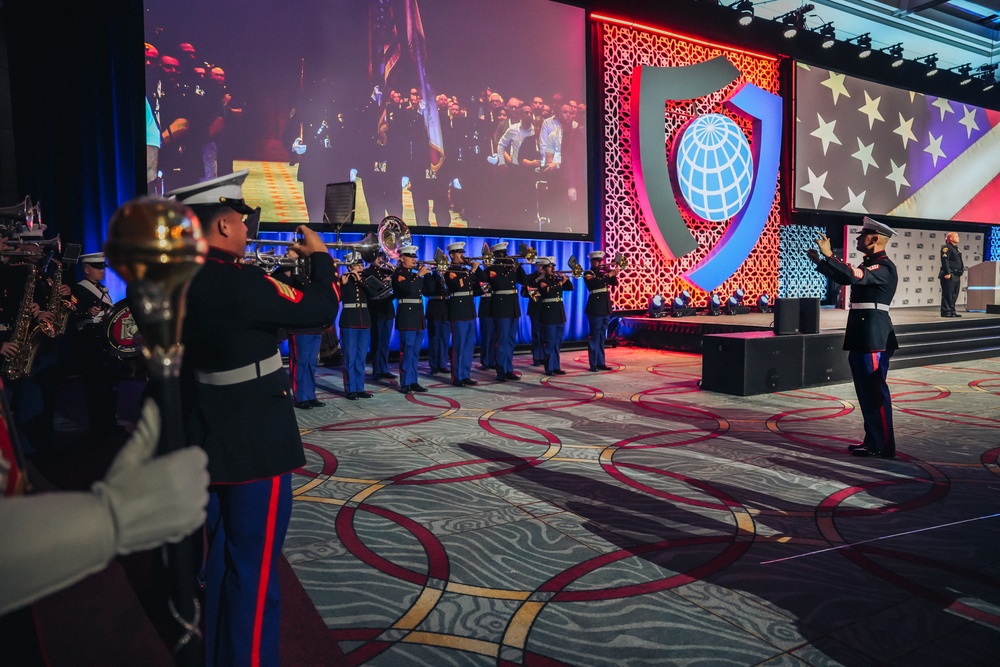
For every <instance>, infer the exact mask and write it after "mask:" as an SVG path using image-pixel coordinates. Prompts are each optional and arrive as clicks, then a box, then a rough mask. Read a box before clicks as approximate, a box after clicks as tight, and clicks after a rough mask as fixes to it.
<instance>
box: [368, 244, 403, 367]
mask: <svg viewBox="0 0 1000 667" xmlns="http://www.w3.org/2000/svg"><path fill="white" fill-rule="evenodd" d="M393 271H394V269H393V266H392V264H390V263H389V259H388V258H387V257H386V256H385V254H383V253H379V254H378V255H376V256H375V261H374V262H372V263H371V264H370V265H369V266H368V268H367V269H365V270H364V272H363V274H362V276H363V277H365V278H369V277H370V278H373V279H375V280H377V281H378V282H379V283H381V284H382V285H383V286H384V289H382V290H381V293H379V294H378V295H375V296H373V297H372V298H371V299H369V300H368V313H369V314H370V315H371V318H372V329H371V358H372V379H373V380H395V379H396V375H395V374H394V373H392V372H390V371H389V341H390V340H391V339H392V322H393V320H394V319H395V318H396V306H395V305H394V304H393V296H392V288H391V285H390V282H389V277H390V276H391V275H392V273H393ZM369 282H370V281H369Z"/></svg>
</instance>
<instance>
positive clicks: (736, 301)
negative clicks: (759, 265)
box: [726, 289, 750, 315]
mask: <svg viewBox="0 0 1000 667" xmlns="http://www.w3.org/2000/svg"><path fill="white" fill-rule="evenodd" d="M744 296H746V292H744V291H743V290H741V289H737V290H736V291H735V292H733V293H732V295H731V296H730V297H729V300H728V301H726V315H746V314H747V313H749V312H750V308H748V307H747V306H744V305H743V297H744Z"/></svg>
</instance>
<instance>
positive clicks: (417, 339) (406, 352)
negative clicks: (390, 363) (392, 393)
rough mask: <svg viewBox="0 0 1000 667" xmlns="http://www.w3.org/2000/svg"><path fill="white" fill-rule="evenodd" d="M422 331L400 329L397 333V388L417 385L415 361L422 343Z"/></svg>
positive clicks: (418, 356)
mask: <svg viewBox="0 0 1000 667" xmlns="http://www.w3.org/2000/svg"><path fill="white" fill-rule="evenodd" d="M423 339H424V332H423V330H420V331H414V330H410V329H401V330H400V331H399V386H400V387H405V386H407V385H411V384H419V383H418V380H419V378H418V377H417V360H418V359H419V358H420V343H421V342H423Z"/></svg>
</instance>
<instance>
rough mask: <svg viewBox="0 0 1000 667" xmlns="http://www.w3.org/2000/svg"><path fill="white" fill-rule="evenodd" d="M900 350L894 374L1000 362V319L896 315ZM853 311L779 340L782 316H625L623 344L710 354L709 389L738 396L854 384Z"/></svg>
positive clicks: (827, 316) (932, 311)
mask: <svg viewBox="0 0 1000 667" xmlns="http://www.w3.org/2000/svg"><path fill="white" fill-rule="evenodd" d="M892 320H893V324H894V325H895V328H896V338H897V340H898V341H899V345H900V349H899V351H898V352H896V354H895V355H894V356H893V359H892V367H893V368H912V367H914V366H927V365H931V364H939V363H952V362H956V361H967V360H970V359H984V358H988V357H994V356H1000V316H998V315H997V314H993V313H962V317H961V318H942V317H940V316H939V312H938V308H937V307H932V308H898V309H895V310H893V311H892ZM846 325H847V311H846V310H838V309H822V310H821V311H820V325H819V333H814V334H793V335H782V336H777V335H775V334H774V313H757V312H754V313H749V314H745V315H719V316H708V315H696V316H692V317H677V318H675V317H669V316H668V317H659V318H654V317H623V318H621V321H620V322H619V325H618V329H617V331H616V337H617V338H618V340H619V341H621V342H627V343H628V344H631V345H637V346H640V347H650V348H655V349H663V350H675V351H680V352H697V353H700V354H701V355H702V388H703V389H707V390H709V391H718V392H722V393H727V394H735V395H738V396H748V395H751V394H762V393H769V392H774V391H787V390H791V389H800V388H803V387H817V386H821V385H825V384H836V383H840V382H847V381H849V380H850V378H851V375H850V371H849V370H848V367H847V355H846V354H845V353H844V352H843V351H842V349H841V348H842V344H843V337H844V328H845V327H846Z"/></svg>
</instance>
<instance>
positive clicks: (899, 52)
mask: <svg viewBox="0 0 1000 667" xmlns="http://www.w3.org/2000/svg"><path fill="white" fill-rule="evenodd" d="M882 51H885V52H886V53H888V54H889V57H890V58H892V66H893V67H902V65H903V63H905V62H906V58H904V57H903V43H902V42H899V43H898V44H893V45H892V46H887V47H885V48H883V49H882Z"/></svg>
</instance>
